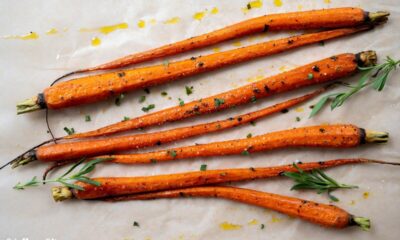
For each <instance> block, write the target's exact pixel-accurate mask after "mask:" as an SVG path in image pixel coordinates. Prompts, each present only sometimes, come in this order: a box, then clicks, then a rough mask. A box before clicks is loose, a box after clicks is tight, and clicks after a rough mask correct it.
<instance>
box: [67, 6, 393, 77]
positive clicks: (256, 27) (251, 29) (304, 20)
mask: <svg viewBox="0 0 400 240" xmlns="http://www.w3.org/2000/svg"><path fill="white" fill-rule="evenodd" d="M388 16H389V13H388V12H376V13H370V12H366V11H364V10H362V9H360V8H351V7H344V8H332V9H320V10H312V11H303V12H290V13H279V14H270V15H264V16H261V17H257V18H252V19H249V20H245V21H242V22H239V23H236V24H234V25H230V26H227V27H224V28H221V29H218V30H215V31H212V32H209V33H206V34H202V35H200V36H196V37H192V38H189V39H185V40H183V41H179V42H176V43H172V44H168V45H164V46H162V47H159V48H154V49H151V50H148V51H144V52H140V53H135V54H131V55H128V56H125V57H122V58H119V59H116V60H114V61H111V62H108V63H105V64H101V65H99V66H95V67H90V68H85V69H81V70H77V71H74V72H72V73H68V74H66V75H64V76H63V77H66V76H70V75H72V74H75V73H84V72H91V71H98V70H110V69H116V68H121V67H126V66H129V65H132V64H137V63H141V62H146V61H151V60H154V59H158V58H163V57H168V56H172V55H176V54H179V53H183V52H187V51H190V50H194V49H198V48H203V47H207V46H210V45H213V44H217V43H220V42H223V41H227V40H231V39H235V38H239V37H243V36H246V35H250V34H255V33H262V32H267V31H281V30H302V29H320V28H325V29H326V28H342V27H355V26H359V25H362V24H376V23H377V22H378V23H379V22H385V21H386V20H387V17H388Z"/></svg>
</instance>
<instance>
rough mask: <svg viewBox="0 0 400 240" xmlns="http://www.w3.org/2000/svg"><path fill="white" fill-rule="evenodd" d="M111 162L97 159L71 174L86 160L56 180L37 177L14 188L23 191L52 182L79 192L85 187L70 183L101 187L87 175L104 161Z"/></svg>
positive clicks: (76, 164)
mask: <svg viewBox="0 0 400 240" xmlns="http://www.w3.org/2000/svg"><path fill="white" fill-rule="evenodd" d="M109 160H111V158H96V159H93V160H91V161H89V162H87V163H85V165H83V166H82V168H81V169H79V171H77V172H76V173H72V174H71V172H72V171H73V170H74V169H75V168H77V167H78V166H79V165H81V164H82V163H83V162H84V161H85V159H82V160H80V161H79V162H77V163H75V164H74V165H73V166H72V167H70V168H69V169H68V170H67V171H66V172H65V173H64V174H63V175H61V176H60V177H58V178H55V179H47V180H42V181H40V180H38V178H37V177H36V176H34V177H33V178H32V179H31V180H30V181H28V182H26V183H20V182H19V183H17V184H16V185H15V186H14V189H17V190H23V189H25V188H27V187H34V186H38V185H39V184H40V183H50V182H57V183H61V184H62V185H64V186H67V187H69V188H72V189H77V190H85V189H84V188H83V187H81V186H79V185H76V184H73V183H70V182H71V181H81V182H84V183H88V184H91V185H95V186H100V182H98V181H94V180H92V179H90V178H88V177H87V176H86V174H88V173H90V172H92V171H93V170H94V169H95V167H96V165H97V164H99V163H101V162H104V161H109Z"/></svg>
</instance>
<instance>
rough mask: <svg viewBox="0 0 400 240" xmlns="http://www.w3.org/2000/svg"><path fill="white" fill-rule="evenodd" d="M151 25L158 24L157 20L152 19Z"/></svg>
mask: <svg viewBox="0 0 400 240" xmlns="http://www.w3.org/2000/svg"><path fill="white" fill-rule="evenodd" d="M149 23H150V24H151V25H155V24H156V23H157V20H155V19H154V18H152V19H150V20H149Z"/></svg>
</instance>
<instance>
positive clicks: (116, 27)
mask: <svg viewBox="0 0 400 240" xmlns="http://www.w3.org/2000/svg"><path fill="white" fill-rule="evenodd" d="M127 28H128V24H127V23H118V24H115V25H109V26H103V27H99V28H94V29H90V28H81V29H80V31H81V32H94V31H99V32H101V33H103V34H106V35H107V34H109V33H111V32H114V31H116V30H119V29H127Z"/></svg>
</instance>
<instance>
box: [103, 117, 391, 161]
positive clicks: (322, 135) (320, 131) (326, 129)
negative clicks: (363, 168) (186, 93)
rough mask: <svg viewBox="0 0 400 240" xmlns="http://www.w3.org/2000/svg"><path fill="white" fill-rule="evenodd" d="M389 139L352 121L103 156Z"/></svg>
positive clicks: (148, 157)
mask: <svg viewBox="0 0 400 240" xmlns="http://www.w3.org/2000/svg"><path fill="white" fill-rule="evenodd" d="M388 138H389V134H388V133H386V132H375V131H370V130H364V129H362V128H359V127H356V126H354V125H350V124H336V125H319V126H310V127H302V128H294V129H289V130H283V131H277V132H271V133H267V134H263V135H258V136H254V137H252V138H244V139H234V140H228V141H222V142H211V143H207V144H198V145H191V146H184V147H178V148H171V149H165V150H160V151H155V152H146V153H133V154H115V155H107V156H101V157H110V158H112V159H113V160H111V161H110V162H113V163H123V164H139V163H141V164H142V163H153V162H165V161H174V160H179V159H191V158H197V157H210V156H222V155H234V154H242V155H245V156H247V155H250V154H251V153H253V152H260V151H271V150H275V149H283V148H293V147H322V148H352V147H357V146H359V145H361V144H364V143H383V142H387V141H388Z"/></svg>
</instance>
